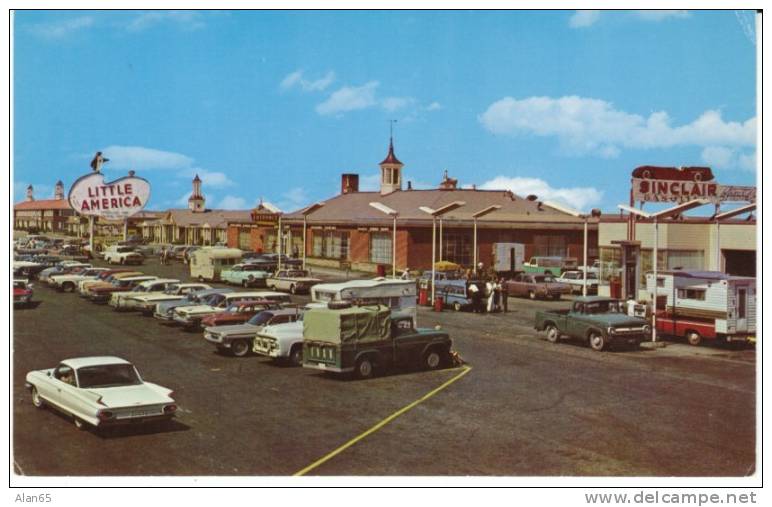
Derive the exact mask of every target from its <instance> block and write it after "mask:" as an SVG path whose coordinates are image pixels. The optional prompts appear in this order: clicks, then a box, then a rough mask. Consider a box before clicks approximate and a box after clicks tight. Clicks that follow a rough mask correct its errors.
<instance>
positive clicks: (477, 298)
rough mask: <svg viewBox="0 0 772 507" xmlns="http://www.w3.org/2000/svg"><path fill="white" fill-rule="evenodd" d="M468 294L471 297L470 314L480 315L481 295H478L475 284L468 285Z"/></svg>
mask: <svg viewBox="0 0 772 507" xmlns="http://www.w3.org/2000/svg"><path fill="white" fill-rule="evenodd" d="M469 292H470V293H471V295H472V312H474V313H480V310H481V309H482V304H481V302H482V294H480V288H479V287H477V284H476V283H472V284H469Z"/></svg>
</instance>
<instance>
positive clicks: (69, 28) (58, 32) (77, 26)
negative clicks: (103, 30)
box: [29, 16, 94, 39]
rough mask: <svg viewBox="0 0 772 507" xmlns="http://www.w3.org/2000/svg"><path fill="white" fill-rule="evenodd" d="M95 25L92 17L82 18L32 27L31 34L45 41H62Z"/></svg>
mask: <svg viewBox="0 0 772 507" xmlns="http://www.w3.org/2000/svg"><path fill="white" fill-rule="evenodd" d="M93 24H94V18H92V17H91V16H81V17H78V18H72V19H65V20H62V21H52V22H50V23H39V24H36V25H32V26H30V29H29V30H30V32H31V33H33V34H34V35H37V36H38V37H42V38H44V39H62V38H64V37H67V36H68V35H70V34H71V33H74V32H77V31H78V30H82V29H84V28H88V27H90V26H92V25H93Z"/></svg>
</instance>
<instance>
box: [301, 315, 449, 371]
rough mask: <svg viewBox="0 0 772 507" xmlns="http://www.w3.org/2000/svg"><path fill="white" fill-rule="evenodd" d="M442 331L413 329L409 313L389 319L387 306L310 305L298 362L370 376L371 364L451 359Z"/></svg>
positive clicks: (430, 365) (431, 364)
mask: <svg viewBox="0 0 772 507" xmlns="http://www.w3.org/2000/svg"><path fill="white" fill-rule="evenodd" d="M452 344H453V342H452V341H451V339H450V337H449V336H448V334H447V333H445V332H444V331H438V330H434V329H415V328H414V327H413V319H412V317H407V316H406V317H399V318H392V317H391V311H390V310H389V308H388V307H386V306H382V305H373V306H349V307H347V308H346V307H343V308H339V307H337V306H336V307H335V308H314V309H311V310H308V311H307V312H306V313H305V315H304V316H303V366H304V367H305V368H315V369H318V370H322V371H329V372H334V373H353V374H354V375H355V376H357V377H358V378H369V377H372V376H373V374H374V373H375V371H376V369H381V368H383V369H385V368H388V367H394V366H396V367H404V366H410V365H416V364H418V365H421V366H423V367H424V368H426V369H429V370H434V369H437V368H440V367H442V366H444V365H447V364H449V363H450V362H451V346H452Z"/></svg>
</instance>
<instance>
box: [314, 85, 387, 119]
mask: <svg viewBox="0 0 772 507" xmlns="http://www.w3.org/2000/svg"><path fill="white" fill-rule="evenodd" d="M378 84H379V83H378V81H370V82H368V83H365V84H364V85H362V86H344V87H343V88H340V89H339V90H337V91H335V92H333V94H332V95H330V97H329V98H328V99H327V100H325V101H324V102H322V103H321V104H318V105H317V106H316V112H317V113H319V114H322V115H329V114H338V113H345V112H348V111H356V110H358V109H366V108H368V107H372V106H375V105H376V104H377V101H376V100H375V90H376V89H377V88H378Z"/></svg>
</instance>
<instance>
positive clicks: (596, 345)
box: [590, 334, 603, 349]
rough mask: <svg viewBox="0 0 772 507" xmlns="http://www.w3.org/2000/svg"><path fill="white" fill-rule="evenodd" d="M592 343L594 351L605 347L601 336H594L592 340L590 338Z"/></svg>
mask: <svg viewBox="0 0 772 507" xmlns="http://www.w3.org/2000/svg"><path fill="white" fill-rule="evenodd" d="M590 341H591V342H592V347H593V348H594V349H599V348H601V347H602V346H603V337H601V336H600V335H597V334H594V335H592V338H590Z"/></svg>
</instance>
